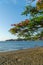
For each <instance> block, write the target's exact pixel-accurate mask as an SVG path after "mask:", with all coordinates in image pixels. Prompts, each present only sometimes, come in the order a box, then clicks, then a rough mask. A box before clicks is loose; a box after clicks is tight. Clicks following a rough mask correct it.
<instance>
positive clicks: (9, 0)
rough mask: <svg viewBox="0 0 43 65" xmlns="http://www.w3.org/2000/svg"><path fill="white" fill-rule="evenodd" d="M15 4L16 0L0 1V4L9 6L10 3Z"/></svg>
mask: <svg viewBox="0 0 43 65" xmlns="http://www.w3.org/2000/svg"><path fill="white" fill-rule="evenodd" d="M11 2H12V3H13V4H16V3H17V1H16V0H0V4H3V3H4V4H10V3H11Z"/></svg>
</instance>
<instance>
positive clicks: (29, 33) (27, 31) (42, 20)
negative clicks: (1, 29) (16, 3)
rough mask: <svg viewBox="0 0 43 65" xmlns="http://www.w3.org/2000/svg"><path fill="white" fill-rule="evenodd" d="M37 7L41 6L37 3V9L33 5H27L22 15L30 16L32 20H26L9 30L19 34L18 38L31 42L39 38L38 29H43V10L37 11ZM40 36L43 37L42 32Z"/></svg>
mask: <svg viewBox="0 0 43 65" xmlns="http://www.w3.org/2000/svg"><path fill="white" fill-rule="evenodd" d="M37 5H38V6H39V3H37V4H36V6H35V7H33V6H32V5H27V6H26V7H25V10H24V12H22V15H26V16H27V15H28V14H30V18H31V19H26V20H25V21H21V22H20V23H18V24H13V26H14V27H12V28H11V29H10V30H9V31H10V32H11V33H12V34H17V35H18V37H23V38H25V39H29V40H30V39H38V38H39V37H38V29H40V28H43V10H39V9H37ZM40 6H41V5H40ZM39 14H40V15H39ZM35 32H36V33H37V35H36V34H35ZM40 36H43V32H40Z"/></svg>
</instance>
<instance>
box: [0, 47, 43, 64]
mask: <svg viewBox="0 0 43 65" xmlns="http://www.w3.org/2000/svg"><path fill="white" fill-rule="evenodd" d="M39 64H40V65H42V64H43V47H37V48H29V49H23V50H17V51H8V52H0V65H39Z"/></svg>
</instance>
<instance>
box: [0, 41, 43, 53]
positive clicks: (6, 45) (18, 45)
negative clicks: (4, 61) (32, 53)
mask: <svg viewBox="0 0 43 65" xmlns="http://www.w3.org/2000/svg"><path fill="white" fill-rule="evenodd" d="M40 46H43V41H4V42H0V52H3V51H13V50H20V49H27V48H34V47H40Z"/></svg>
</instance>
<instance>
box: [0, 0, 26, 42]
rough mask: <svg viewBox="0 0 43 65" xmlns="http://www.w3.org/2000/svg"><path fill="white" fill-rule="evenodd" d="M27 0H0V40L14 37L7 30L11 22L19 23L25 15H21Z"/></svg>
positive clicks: (14, 36)
mask: <svg viewBox="0 0 43 65" xmlns="http://www.w3.org/2000/svg"><path fill="white" fill-rule="evenodd" d="M26 1H27V0H0V41H1V40H6V39H12V38H16V35H12V34H11V33H10V32H9V31H8V30H9V29H10V28H11V24H13V23H19V22H21V21H22V20H25V19H26V18H27V17H26V16H22V15H21V12H22V11H24V8H25V5H26V3H27V2H26Z"/></svg>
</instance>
